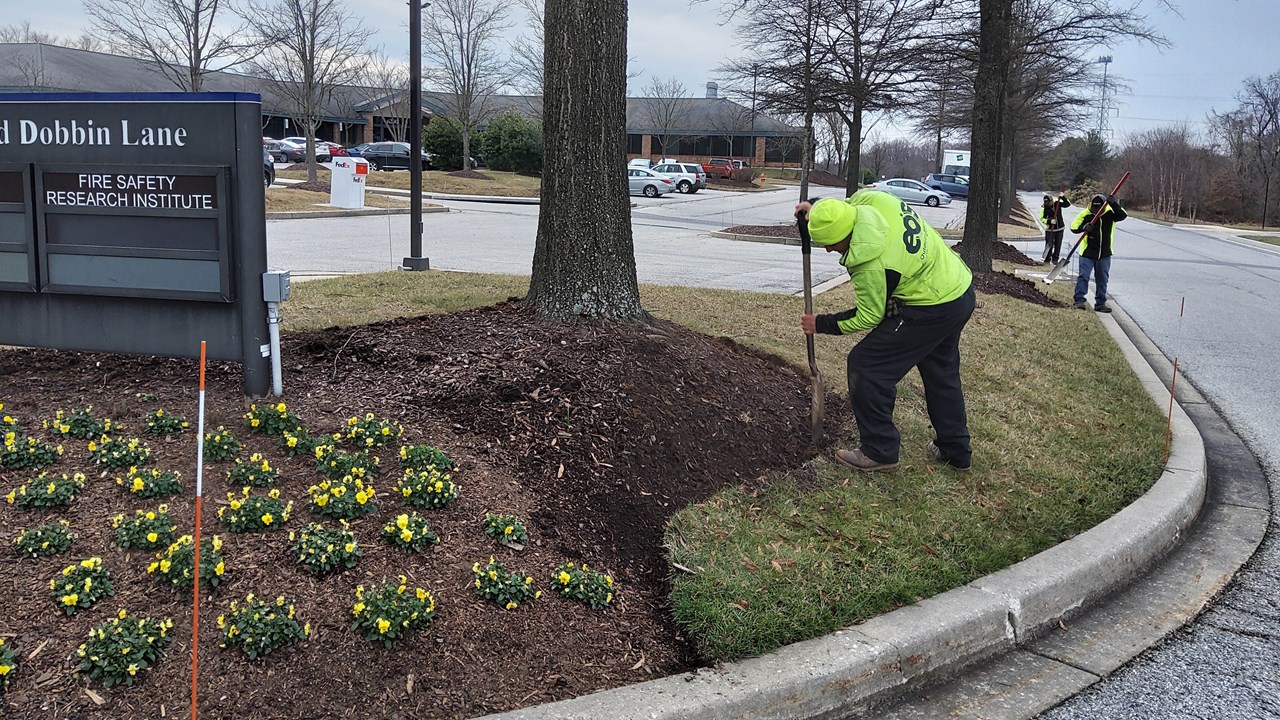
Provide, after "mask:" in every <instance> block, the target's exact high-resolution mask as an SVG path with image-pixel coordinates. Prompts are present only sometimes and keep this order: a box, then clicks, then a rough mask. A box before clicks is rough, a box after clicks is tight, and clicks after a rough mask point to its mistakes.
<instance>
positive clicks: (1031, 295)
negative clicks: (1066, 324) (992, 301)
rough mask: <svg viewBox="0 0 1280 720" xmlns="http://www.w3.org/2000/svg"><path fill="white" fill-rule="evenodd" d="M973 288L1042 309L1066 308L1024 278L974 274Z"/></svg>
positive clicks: (1006, 274) (1063, 304)
mask: <svg viewBox="0 0 1280 720" xmlns="http://www.w3.org/2000/svg"><path fill="white" fill-rule="evenodd" d="M973 288H974V289H975V290H977V291H978V292H984V293H987V294H989V295H1008V296H1010V297H1015V298H1017V299H1019V300H1026V301H1027V302H1029V303H1035V304H1036V305H1043V306H1044V307H1051V308H1060V307H1066V304H1065V303H1061V302H1059V301H1057V300H1054V299H1053V298H1051V297H1049V296H1048V295H1046V294H1045V293H1044V292H1043V291H1041V290H1040V288H1039V287H1037V286H1036V284H1035V283H1034V282H1031V281H1030V280H1028V279H1026V278H1020V277H1014V276H1013V275H1010V274H1009V273H1003V272H989V273H978V272H976V273H974V274H973Z"/></svg>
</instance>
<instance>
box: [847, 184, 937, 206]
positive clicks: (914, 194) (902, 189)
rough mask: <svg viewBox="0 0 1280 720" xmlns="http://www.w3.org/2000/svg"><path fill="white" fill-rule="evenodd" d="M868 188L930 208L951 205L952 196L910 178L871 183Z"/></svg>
mask: <svg viewBox="0 0 1280 720" xmlns="http://www.w3.org/2000/svg"><path fill="white" fill-rule="evenodd" d="M867 187H871V188H875V189H876V190H883V191H885V192H887V193H889V194H891V195H896V196H898V197H900V198H902V199H903V200H906V201H907V202H914V203H924V204H925V205H928V206H929V207H938V206H939V205H950V204H951V196H950V195H948V194H947V193H945V192H943V191H941V190H934V189H933V188H931V187H929V186H927V185H925V184H923V183H920V182H917V181H915V180H911V179H909V178H892V179H889V180H881V181H880V182H877V183H871V184H870V185H868V186H867Z"/></svg>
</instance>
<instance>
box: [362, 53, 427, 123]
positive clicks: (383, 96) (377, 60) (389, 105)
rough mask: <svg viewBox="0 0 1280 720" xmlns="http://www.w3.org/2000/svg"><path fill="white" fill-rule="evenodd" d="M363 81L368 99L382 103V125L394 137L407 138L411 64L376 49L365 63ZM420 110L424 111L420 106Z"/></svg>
mask: <svg viewBox="0 0 1280 720" xmlns="http://www.w3.org/2000/svg"><path fill="white" fill-rule="evenodd" d="M361 84H363V85H365V86H367V88H368V90H367V93H366V94H367V95H368V96H369V97H368V98H367V99H368V100H369V101H372V102H380V103H381V104H382V108H381V109H382V125H383V127H385V128H386V130H387V133H389V134H390V135H391V137H392V139H393V140H401V141H404V140H407V139H408V135H409V121H410V118H411V115H410V113H411V112H413V111H414V110H413V108H411V107H410V106H409V68H408V66H406V65H404V64H402V63H398V62H395V61H394V60H391V59H390V58H388V57H387V56H386V55H383V54H382V53H380V52H379V53H374V54H373V55H372V56H370V57H369V59H368V61H367V62H366V63H365V66H364V77H363V78H362V79H361ZM417 112H422V108H418V109H417Z"/></svg>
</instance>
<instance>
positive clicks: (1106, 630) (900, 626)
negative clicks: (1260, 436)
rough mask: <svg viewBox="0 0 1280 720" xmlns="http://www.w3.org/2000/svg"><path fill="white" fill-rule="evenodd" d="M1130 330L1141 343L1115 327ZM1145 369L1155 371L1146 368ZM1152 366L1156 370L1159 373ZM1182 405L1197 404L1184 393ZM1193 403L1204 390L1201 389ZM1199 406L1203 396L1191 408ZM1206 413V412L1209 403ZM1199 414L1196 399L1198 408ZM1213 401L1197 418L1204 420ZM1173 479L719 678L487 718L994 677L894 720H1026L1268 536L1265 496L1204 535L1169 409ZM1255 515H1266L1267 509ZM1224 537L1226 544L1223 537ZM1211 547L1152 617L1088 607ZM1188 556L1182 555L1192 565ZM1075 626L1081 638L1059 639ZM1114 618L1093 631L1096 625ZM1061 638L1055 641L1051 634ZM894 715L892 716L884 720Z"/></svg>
mask: <svg viewBox="0 0 1280 720" xmlns="http://www.w3.org/2000/svg"><path fill="white" fill-rule="evenodd" d="M1115 315H1116V317H1112V316H1099V320H1100V321H1101V322H1103V323H1104V325H1105V326H1106V327H1107V329H1108V331H1109V332H1110V333H1111V334H1112V336H1113V337H1114V338H1115V339H1116V342H1117V343H1118V344H1119V345H1120V346H1121V347H1122V349H1123V350H1124V353H1125V355H1126V357H1127V358H1128V359H1129V362H1130V365H1131V366H1132V367H1133V368H1134V371H1135V373H1136V374H1138V376H1139V378H1140V379H1141V381H1142V383H1143V385H1144V386H1145V387H1146V388H1147V390H1148V393H1149V394H1150V395H1151V397H1152V400H1153V401H1154V402H1155V403H1156V404H1157V406H1159V407H1160V408H1161V410H1164V409H1166V408H1168V407H1170V398H1169V393H1168V391H1167V390H1166V387H1165V384H1164V383H1163V382H1161V380H1160V377H1159V376H1158V374H1157V371H1156V369H1155V367H1159V366H1160V363H1161V362H1162V361H1163V356H1161V355H1159V353H1158V351H1156V350H1155V349H1154V346H1151V345H1150V344H1149V342H1147V341H1146V340H1145V338H1144V337H1142V336H1141V335H1140V332H1139V331H1138V330H1137V328H1136V325H1134V324H1133V323H1132V321H1131V320H1129V319H1128V317H1127V316H1126V315H1125V314H1124V313H1123V311H1122V310H1118V311H1117V312H1116V313H1115ZM1122 323H1123V324H1125V325H1126V326H1127V327H1128V329H1129V331H1130V333H1133V334H1135V335H1134V337H1135V340H1136V342H1137V343H1139V344H1141V345H1142V347H1141V348H1140V347H1139V345H1138V344H1135V342H1134V341H1131V340H1130V339H1129V335H1127V334H1126V333H1125V331H1124V330H1122V329H1121V324H1122ZM1149 363H1151V364H1149ZM1153 365H1154V366H1155V367H1153ZM1178 388H1179V390H1180V393H1179V394H1180V396H1182V397H1184V398H1185V397H1187V395H1186V394H1185V393H1186V383H1185V381H1184V380H1181V379H1180V381H1179V384H1178ZM1191 392H1194V391H1191ZM1191 397H1192V398H1194V397H1197V396H1194V395H1193V396H1191ZM1201 400H1202V399H1201ZM1193 402H1194V399H1193ZM1207 407H1208V405H1207V404H1202V405H1200V406H1199V408H1200V410H1201V411H1203V409H1204V408H1207ZM1171 428H1172V442H1171V450H1170V455H1169V460H1168V462H1167V465H1166V468H1165V472H1164V473H1163V475H1162V476H1161V477H1160V479H1159V480H1158V481H1157V482H1156V483H1155V485H1154V486H1153V487H1152V488H1151V490H1150V491H1148V492H1147V493H1146V494H1145V495H1144V496H1143V497H1141V498H1139V499H1138V500H1137V501H1135V502H1134V503H1133V504H1131V505H1130V506H1128V507H1126V508H1125V509H1124V510H1122V511H1121V512H1119V513H1118V514H1116V515H1115V516H1113V517H1112V518H1110V519H1108V520H1106V521H1105V522H1103V523H1101V524H1100V525H1098V526H1097V527H1095V528H1093V529H1091V530H1089V531H1087V532H1085V533H1082V534H1081V535H1078V536H1077V537H1075V538H1072V539H1070V540H1068V541H1066V542H1063V543H1061V544H1059V545H1057V546H1055V547H1053V548H1050V549H1048V550H1046V551H1044V552H1042V553H1040V554H1039V555H1036V556H1034V557H1031V558H1029V559H1027V560H1024V561H1023V562H1020V563H1018V564H1016V565H1014V566H1012V567H1009V568H1006V569H1004V570H1001V571H999V572H996V573H993V574H991V575H988V576H986V577H984V578H980V579H978V580H976V581H974V582H972V583H969V584H968V585H965V586H962V587H959V588H956V589H954V590H951V591H949V592H946V593H943V594H941V595H938V596H935V597H932V598H929V599H926V600H924V601H921V602H919V603H916V604H914V605H911V606H909V607H905V608H902V609H899V610H896V611H894V612H891V613H887V614H885V615H882V616H880V617H877V618H874V619H872V620H870V621H868V622H866V623H863V624H861V625H856V626H852V627H849V628H846V629H844V630H841V631H838V632H836V633H833V634H831V635H828V636H826V637H822V638H817V639H814V640H809V641H805V642H801V643H796V644H794V645H790V646H787V647H784V648H780V649H779V650H776V651H774V652H772V653H769V654H767V655H764V656H761V657H757V658H751V659H748V660H744V661H741V662H736V663H731V664H726V665H722V666H718V667H715V668H710V669H705V670H699V671H696V672H692V673H684V674H681V675H675V676H671V677H667V678H662V679H658V680H653V681H649V682H645V683H639V684H636V685H631V686H627V687H622V688H617V689H614V690H607V691H602V692H598V693H593V694H591V695H586V696H582V697H578V698H574V699H570V700H565V701H561V702H556V703H550V704H547V705H542V706H537V707H531V708H525V709H522V710H515V711H511V712H507V713H502V714H498V715H490V716H487V717H486V719H485V720H516V719H523V720H553V719H554V720H588V719H592V720H594V719H595V718H603V717H609V718H637V719H638V718H648V719H650V720H666V719H671V720H675V719H676V718H699V719H702V718H726V719H727V718H743V719H746V718H840V717H850V716H855V715H856V714H857V713H861V712H865V711H867V710H868V709H870V708H873V707H882V706H884V705H885V704H887V703H892V702H895V701H897V700H900V699H903V698H904V696H906V695H907V694H909V693H912V692H914V691H918V690H919V689H920V688H922V687H925V686H936V685H939V684H941V683H943V682H947V681H949V680H951V679H952V678H954V677H956V676H957V674H960V673H964V672H968V671H969V670H970V669H972V668H974V667H976V666H978V665H979V664H981V663H983V662H984V661H991V660H993V659H994V661H993V662H992V664H991V665H989V666H987V667H984V668H982V669H980V670H979V671H977V672H976V673H973V674H972V675H968V676H966V677H965V678H963V679H961V680H959V681H957V684H955V685H953V686H950V687H949V688H944V689H942V690H941V691H937V692H931V693H929V697H928V698H926V700H925V701H923V702H918V701H913V702H914V703H915V704H910V703H909V704H907V705H903V706H901V707H900V708H898V709H896V710H893V711H892V712H893V714H892V715H888V716H887V717H894V718H902V719H903V720H905V719H906V718H929V717H938V716H947V717H952V716H974V717H1007V718H1029V717H1033V716H1034V715H1036V714H1037V713H1039V712H1040V711H1042V710H1044V709H1046V708H1048V707H1051V706H1052V705H1054V704H1056V703H1057V702H1060V701H1061V700H1062V699H1064V698H1066V697H1069V696H1070V695H1071V694H1074V693H1076V692H1078V691H1079V690H1080V689H1082V688H1083V687H1086V686H1087V685H1089V684H1091V683H1092V682H1096V680H1097V679H1098V678H1099V677H1101V676H1104V675H1106V674H1107V673H1109V672H1110V671H1111V670H1112V669H1114V668H1116V667H1119V666H1120V665H1122V664H1124V663H1125V662H1127V661H1128V660H1130V659H1132V658H1133V657H1135V656H1136V655H1137V654H1139V653H1140V652H1142V651H1143V650H1144V649H1146V648H1147V647H1149V646H1150V645H1152V644H1154V643H1155V642H1157V641H1158V640H1159V639H1160V638H1161V637H1163V636H1164V635H1165V634H1167V633H1168V632H1171V631H1172V630H1174V629H1176V628H1177V627H1180V626H1181V625H1182V624H1184V623H1185V622H1187V621H1188V620H1189V619H1191V618H1193V617H1194V616H1195V615H1196V614H1197V613H1198V612H1199V611H1200V610H1201V609H1202V608H1203V607H1204V605H1205V604H1206V603H1207V602H1208V601H1209V600H1210V599H1211V598H1212V597H1213V596H1214V595H1215V594H1216V593H1217V592H1218V591H1219V590H1220V589H1221V588H1222V587H1223V586H1224V585H1225V584H1226V583H1227V582H1228V581H1229V580H1230V578H1231V577H1232V576H1233V575H1234V573H1235V571H1236V570H1237V569H1238V568H1239V566H1240V565H1241V564H1243V563H1244V561H1245V560H1247V559H1248V557H1249V556H1250V555H1251V554H1252V553H1253V551H1254V549H1255V548H1256V547H1257V545H1258V543H1259V542H1260V541H1261V539H1262V536H1263V534H1264V532H1265V528H1266V518H1267V511H1266V500H1265V484H1264V485H1263V487H1264V490H1263V499H1262V500H1261V501H1259V500H1258V499H1257V496H1256V493H1255V494H1254V495H1253V496H1251V497H1252V498H1253V499H1252V500H1251V501H1250V502H1247V503H1241V504H1238V505H1237V504H1232V503H1226V504H1215V505H1213V506H1212V507H1211V508H1210V510H1211V512H1210V513H1209V514H1210V516H1211V517H1213V519H1214V522H1215V523H1216V525H1214V526H1210V527H1205V528H1195V525H1194V523H1195V522H1196V519H1197V517H1198V516H1199V515H1200V513H1201V511H1202V508H1203V506H1204V502H1205V497H1206V487H1207V464H1206V448H1205V442H1204V440H1203V439H1202V437H1201V434H1200V432H1199V431H1198V430H1197V428H1196V426H1195V425H1194V424H1193V423H1192V421H1191V420H1190V418H1189V417H1188V414H1187V413H1186V412H1185V411H1184V410H1183V407H1182V405H1181V404H1177V405H1173V417H1172V425H1171ZM1259 503H1261V505H1262V508H1261V509H1259V507H1258V505H1259ZM1219 527H1221V528H1223V531H1222V532H1216V533H1215V531H1216V530H1218V529H1219ZM1193 529H1195V530H1196V531H1197V537H1201V538H1203V537H1208V538H1210V539H1211V540H1214V541H1216V542H1217V545H1216V546H1214V547H1213V548H1210V549H1209V550H1196V552H1197V553H1198V554H1196V555H1195V556H1194V560H1195V561H1194V562H1192V563H1190V564H1183V565H1179V564H1178V563H1172V564H1173V565H1174V566H1175V567H1174V571H1175V572H1177V571H1180V572H1182V573H1183V575H1185V576H1187V577H1178V578H1174V579H1172V580H1170V579H1161V578H1156V579H1155V580H1151V579H1144V582H1142V583H1138V584H1137V585H1135V591H1137V592H1138V593H1139V594H1140V595H1141V594H1142V592H1141V591H1143V590H1144V589H1145V586H1146V585H1147V584H1148V583H1150V584H1151V585H1152V586H1153V587H1157V588H1163V589H1164V590H1165V592H1163V594H1161V593H1159V592H1157V593H1155V595H1154V597H1155V598H1156V600H1155V601H1154V606H1153V605H1152V604H1151V601H1150V599H1148V603H1147V604H1143V603H1133V604H1132V605H1133V607H1132V608H1131V610H1130V611H1129V612H1128V613H1126V612H1123V608H1122V609H1121V611H1117V612H1110V613H1109V612H1106V611H1108V610H1111V609H1112V607H1113V606H1114V605H1123V598H1125V597H1128V596H1127V595H1122V596H1121V600H1120V601H1116V602H1108V603H1106V604H1102V605H1101V606H1100V607H1101V608H1102V610H1103V611H1104V612H1101V613H1100V614H1099V613H1094V614H1090V615H1083V613H1084V612H1085V611H1086V610H1089V609H1091V608H1092V607H1093V606H1095V605H1098V604H1099V603H1100V602H1101V601H1103V600H1104V599H1107V598H1109V597H1110V596H1112V595H1113V594H1115V593H1117V592H1119V591H1121V590H1123V589H1124V588H1126V586H1129V585H1130V584H1131V583H1134V581H1136V580H1138V579H1139V578H1142V577H1143V576H1144V574H1145V573H1146V572H1147V571H1148V570H1149V569H1150V568H1152V567H1155V566H1158V565H1160V564H1161V561H1162V558H1164V557H1165V556H1166V555H1167V554H1169V553H1170V552H1171V551H1173V550H1174V549H1175V548H1178V546H1179V543H1180V542H1181V541H1183V540H1184V539H1185V538H1186V537H1187V536H1188V534H1189V533H1191V531H1192V530H1193ZM1185 550H1186V546H1184V547H1183V548H1179V553H1184V554H1185ZM1078 616H1079V617H1080V618H1081V620H1080V621H1081V625H1082V626H1081V628H1080V629H1079V630H1078V631H1076V632H1064V631H1066V629H1067V627H1068V626H1067V624H1066V623H1067V622H1071V623H1072V624H1073V625H1074V623H1075V618H1076V617H1078ZM1097 617H1103V618H1110V619H1109V620H1106V619H1104V620H1096V619H1095V620H1090V618H1097ZM1055 631H1056V632H1055ZM879 714H880V715H882V716H884V711H881V712H880V713H879Z"/></svg>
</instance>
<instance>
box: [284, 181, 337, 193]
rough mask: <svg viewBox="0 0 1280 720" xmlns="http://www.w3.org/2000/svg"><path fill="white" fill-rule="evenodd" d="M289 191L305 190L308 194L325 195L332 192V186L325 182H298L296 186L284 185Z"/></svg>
mask: <svg viewBox="0 0 1280 720" xmlns="http://www.w3.org/2000/svg"><path fill="white" fill-rule="evenodd" d="M285 187H287V188H288V189H290V190H307V191H310V192H318V193H327V192H330V191H332V189H333V188H332V186H331V185H330V184H329V183H327V182H321V181H319V180H317V181H316V182H300V183H298V184H296V185H286V186H285Z"/></svg>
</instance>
